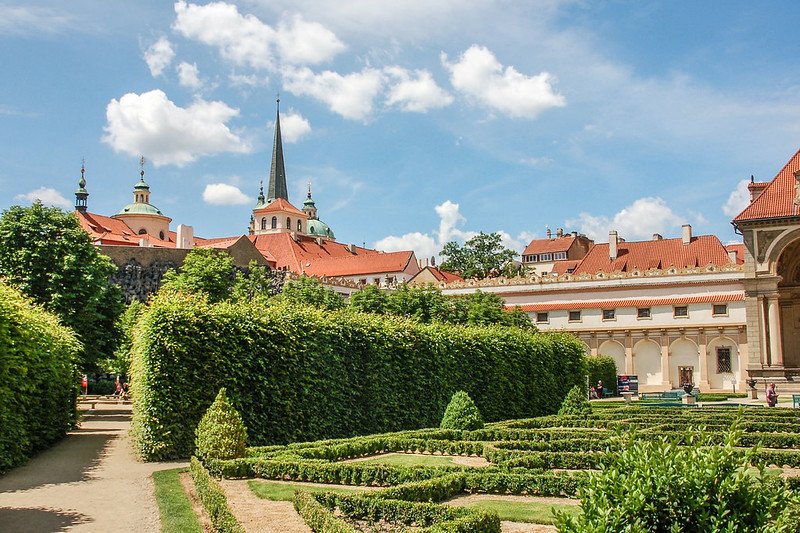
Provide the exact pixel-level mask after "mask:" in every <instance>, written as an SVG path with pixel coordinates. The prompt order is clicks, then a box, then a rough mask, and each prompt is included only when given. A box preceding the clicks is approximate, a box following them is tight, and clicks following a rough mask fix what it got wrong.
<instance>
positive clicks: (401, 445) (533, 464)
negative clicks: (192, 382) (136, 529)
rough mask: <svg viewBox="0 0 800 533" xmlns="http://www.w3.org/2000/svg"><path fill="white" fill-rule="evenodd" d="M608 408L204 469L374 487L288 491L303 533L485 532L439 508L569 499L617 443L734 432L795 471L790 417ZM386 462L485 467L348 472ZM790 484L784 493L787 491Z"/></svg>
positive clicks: (277, 451) (484, 514) (486, 527)
mask: <svg viewBox="0 0 800 533" xmlns="http://www.w3.org/2000/svg"><path fill="white" fill-rule="evenodd" d="M607 405H609V406H608V407H603V408H595V409H594V411H593V413H592V414H590V415H588V416H545V417H538V418H530V419H521V420H512V421H505V422H496V423H492V424H487V425H486V427H485V428H483V429H479V430H473V431H462V430H451V429H423V430H417V431H401V432H395V433H385V434H380V435H370V436H365V437H354V438H343V439H333V440H322V441H316V442H304V443H294V444H289V445H275V446H262V447H251V448H248V449H247V456H246V457H244V458H240V459H231V460H208V461H206V463H205V465H204V469H205V470H206V471H207V472H208V473H209V474H210V476H211V477H217V478H219V477H224V478H262V479H269V480H286V481H302V482H313V483H326V484H340V485H365V486H377V487H382V489H380V490H371V491H367V492H363V493H353V494H341V493H333V492H319V493H316V492H315V493H310V492H304V491H298V492H297V493H296V494H295V499H294V505H295V508H296V509H297V511H298V512H299V513H300V515H301V516H302V517H303V519H304V520H305V521H306V523H307V524H308V525H309V526H311V528H312V529H313V530H314V531H325V532H354V531H373V529H370V528H373V527H376V526H375V524H380V528H381V529H379V530H380V531H401V530H402V529H403V528H404V527H410V526H413V527H415V528H418V530H420V531H430V532H434V531H436V532H445V531H447V532H465V533H466V532H479V533H480V532H492V533H496V532H499V531H500V519H499V517H498V515H497V514H496V513H495V512H493V511H486V510H476V509H471V508H462V507H453V506H447V505H441V502H443V501H445V500H448V499H450V498H453V497H455V496H458V495H462V494H469V493H485V494H497V495H510V494H513V495H533V496H556V497H564V498H575V497H576V494H577V493H578V490H579V488H580V487H581V486H582V485H583V484H586V483H591V480H592V475H591V471H592V470H594V469H600V468H602V467H603V465H604V461H606V460H607V459H608V457H609V454H613V453H614V451H615V448H616V447H617V446H618V445H619V443H620V442H621V441H622V440H624V438H625V436H626V435H635V438H636V439H640V440H645V441H647V440H649V439H660V438H662V437H667V438H674V439H676V441H677V442H678V443H679V445H682V446H699V445H703V444H699V443H700V442H702V443H705V445H708V444H710V443H715V442H722V441H723V440H724V439H725V436H726V434H728V433H729V430H730V428H731V426H732V425H736V427H738V429H739V430H741V431H740V433H741V437H740V439H739V442H738V446H740V447H741V450H742V454H744V452H745V450H747V449H749V448H751V447H753V446H758V447H757V448H756V451H755V453H754V454H753V455H752V458H753V459H751V460H753V461H754V463H763V464H766V465H773V466H776V467H784V466H788V467H793V468H798V467H800V417H798V413H797V411H793V410H788V409H769V410H768V409H764V408H748V409H739V410H737V409H725V408H697V409H684V408H669V407H662V408H659V407H647V406H639V405H621V404H617V405H613V404H607ZM699 435H702V436H703V440H702V441H699V440H698V436H699ZM737 449H738V448H737ZM389 452H399V453H415V454H420V453H425V454H431V453H432V454H445V455H461V456H481V457H483V458H485V459H486V460H488V461H489V463H490V464H489V465H488V466H484V467H473V466H459V465H453V466H423V465H420V466H399V465H398V466H395V465H388V464H380V463H374V462H367V461H351V460H353V459H357V458H363V457H367V456H374V455H380V454H385V453H389ZM201 468H202V467H201ZM798 480H800V478H795V479H791V478H790V479H786V480H785V481H783V483H786V484H787V485H788V486H789V487H791V488H792V489H793V490H795V491H796V490H797V489H798V487H800V483H798ZM416 530H417V529H415V531H416Z"/></svg>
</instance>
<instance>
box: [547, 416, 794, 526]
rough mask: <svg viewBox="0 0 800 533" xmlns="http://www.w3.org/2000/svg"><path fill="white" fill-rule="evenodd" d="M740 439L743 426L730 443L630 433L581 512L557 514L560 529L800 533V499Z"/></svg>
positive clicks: (595, 480) (584, 491)
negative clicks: (643, 437)
mask: <svg viewBox="0 0 800 533" xmlns="http://www.w3.org/2000/svg"><path fill="white" fill-rule="evenodd" d="M740 437H741V431H739V430H737V429H736V428H735V425H734V428H733V429H732V430H731V431H730V432H729V433H728V434H727V435H726V437H725V441H724V443H723V444H715V443H714V442H713V440H712V439H711V438H710V436H708V435H703V434H700V435H699V436H696V435H687V436H680V437H672V438H667V437H661V438H659V439H653V440H651V439H647V440H643V439H638V438H636V435H635V434H628V435H627V436H625V438H624V440H623V441H622V442H621V443H620V449H619V450H618V451H616V452H612V455H611V459H610V461H609V464H606V465H604V467H603V468H602V470H600V471H598V472H594V473H591V474H590V479H589V481H588V482H587V483H583V484H581V487H580V488H579V489H578V496H579V497H580V498H581V500H582V503H581V514H579V515H578V516H576V517H570V516H569V515H567V514H566V513H561V512H556V513H555V514H556V525H557V528H558V531H561V532H575V533H579V532H580V533H583V532H586V531H596V532H616V531H630V532H642V533H644V532H648V531H664V532H671V531H675V532H678V531H712V532H717V531H718V532H722V531H737V532H764V533H766V532H790V531H797V525H798V522H797V520H798V516H800V495H798V494H793V493H792V492H791V491H790V490H789V489H788V488H787V487H786V486H785V485H784V483H783V482H782V481H781V480H780V479H779V478H777V477H776V476H774V475H771V474H769V473H767V472H766V470H765V468H764V465H763V464H759V463H758V461H756V458H755V453H756V451H757V450H756V448H749V449H747V450H742V449H741V448H737V446H736V444H737V442H738V441H739V438H740ZM686 439H689V442H688V445H682V444H683V442H682V441H685V440H686Z"/></svg>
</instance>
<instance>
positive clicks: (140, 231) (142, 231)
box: [139, 228, 147, 235]
mask: <svg viewBox="0 0 800 533" xmlns="http://www.w3.org/2000/svg"><path fill="white" fill-rule="evenodd" d="M139 235H147V230H146V229H144V228H142V229H140V230H139Z"/></svg>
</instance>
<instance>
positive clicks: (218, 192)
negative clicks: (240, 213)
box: [203, 183, 251, 205]
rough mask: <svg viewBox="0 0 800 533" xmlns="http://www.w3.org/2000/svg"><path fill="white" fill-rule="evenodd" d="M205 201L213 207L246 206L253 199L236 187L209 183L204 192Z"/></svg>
mask: <svg viewBox="0 0 800 533" xmlns="http://www.w3.org/2000/svg"><path fill="white" fill-rule="evenodd" d="M203 201H204V202H205V203H207V204H212V205H246V204H249V203H250V202H251V198H249V197H248V196H247V195H246V194H244V193H243V192H242V191H241V190H240V189H239V187H236V186H234V185H228V184H227V183H209V184H208V185H206V188H205V190H204V191H203Z"/></svg>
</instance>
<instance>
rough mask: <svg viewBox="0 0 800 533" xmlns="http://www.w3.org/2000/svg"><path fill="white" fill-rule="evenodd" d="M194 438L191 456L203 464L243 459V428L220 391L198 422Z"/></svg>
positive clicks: (245, 440) (245, 432)
mask: <svg viewBox="0 0 800 533" xmlns="http://www.w3.org/2000/svg"><path fill="white" fill-rule="evenodd" d="M195 434H196V435H197V438H196V440H195V446H196V447H197V451H196V452H195V454H196V455H197V457H199V458H200V459H201V460H203V461H206V460H208V459H237V458H239V457H244V455H245V451H244V449H245V446H246V445H247V428H245V427H244V423H243V422H242V416H241V415H240V414H239V412H238V411H237V410H236V409H234V408H233V406H232V405H231V404H230V402H229V401H228V396H227V395H226V394H225V388H224V387H223V388H221V389H220V390H219V394H217V398H216V399H215V400H214V403H212V404H211V406H210V407H209V408H208V410H207V411H206V414H204V415H203V418H202V419H200V423H199V424H198V425H197V431H196V432H195Z"/></svg>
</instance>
